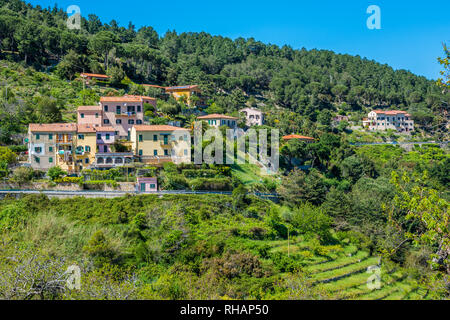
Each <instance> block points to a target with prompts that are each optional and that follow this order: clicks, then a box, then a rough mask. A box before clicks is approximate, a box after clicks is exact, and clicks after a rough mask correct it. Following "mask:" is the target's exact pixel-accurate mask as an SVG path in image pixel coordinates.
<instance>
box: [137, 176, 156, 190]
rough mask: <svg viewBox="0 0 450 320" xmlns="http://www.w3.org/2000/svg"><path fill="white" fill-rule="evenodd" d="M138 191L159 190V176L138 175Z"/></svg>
mask: <svg viewBox="0 0 450 320" xmlns="http://www.w3.org/2000/svg"><path fill="white" fill-rule="evenodd" d="M136 191H137V192H156V191H158V180H157V178H150V177H138V178H137V181H136Z"/></svg>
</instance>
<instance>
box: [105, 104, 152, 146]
mask: <svg viewBox="0 0 450 320" xmlns="http://www.w3.org/2000/svg"><path fill="white" fill-rule="evenodd" d="M146 101H148V100H146ZM143 104H144V99H142V97H140V96H123V97H101V98H100V106H101V108H102V112H103V123H102V126H104V127H112V128H113V132H114V133H115V135H117V136H118V138H119V139H128V140H129V132H130V130H131V128H132V127H133V125H135V124H137V125H140V124H143V122H144V107H143Z"/></svg>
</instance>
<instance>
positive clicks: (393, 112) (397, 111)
mask: <svg viewBox="0 0 450 320" xmlns="http://www.w3.org/2000/svg"><path fill="white" fill-rule="evenodd" d="M373 112H375V113H377V114H378V113H381V114H389V115H396V114H402V113H404V114H407V113H406V111H401V110H386V111H383V110H373Z"/></svg>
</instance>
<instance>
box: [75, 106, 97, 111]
mask: <svg viewBox="0 0 450 320" xmlns="http://www.w3.org/2000/svg"><path fill="white" fill-rule="evenodd" d="M77 111H102V107H101V106H79V107H78V108H77Z"/></svg>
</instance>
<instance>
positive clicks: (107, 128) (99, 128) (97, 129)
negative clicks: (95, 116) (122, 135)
mask: <svg viewBox="0 0 450 320" xmlns="http://www.w3.org/2000/svg"><path fill="white" fill-rule="evenodd" d="M95 131H97V132H114V131H115V130H114V127H95Z"/></svg>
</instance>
